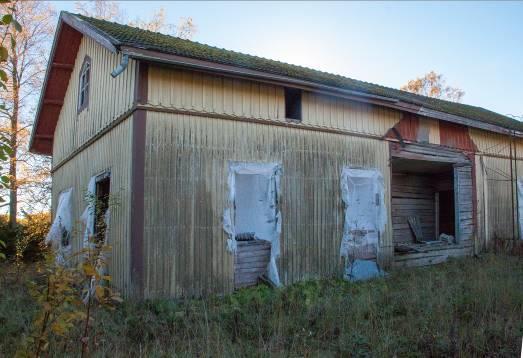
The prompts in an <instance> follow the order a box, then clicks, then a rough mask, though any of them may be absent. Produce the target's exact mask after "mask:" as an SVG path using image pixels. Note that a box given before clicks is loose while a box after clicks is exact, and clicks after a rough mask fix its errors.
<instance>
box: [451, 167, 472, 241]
mask: <svg viewBox="0 0 523 358" xmlns="http://www.w3.org/2000/svg"><path fill="white" fill-rule="evenodd" d="M472 190H473V187H472V166H471V165H470V164H466V165H463V164H461V165H459V164H457V165H455V166H454V210H455V215H454V218H455V219H454V220H455V221H454V225H455V236H456V242H457V243H463V242H464V241H466V240H470V239H471V238H472V234H473V233H474V218H473V216H474V209H473V199H472V198H473V195H472V194H473V192H472Z"/></svg>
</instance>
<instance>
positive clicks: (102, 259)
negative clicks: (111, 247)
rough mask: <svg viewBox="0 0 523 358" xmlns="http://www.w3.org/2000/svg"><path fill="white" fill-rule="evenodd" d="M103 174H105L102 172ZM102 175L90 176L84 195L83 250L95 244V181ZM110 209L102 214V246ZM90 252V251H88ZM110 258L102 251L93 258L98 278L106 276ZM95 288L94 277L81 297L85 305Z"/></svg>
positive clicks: (107, 231) (108, 225) (82, 217)
mask: <svg viewBox="0 0 523 358" xmlns="http://www.w3.org/2000/svg"><path fill="white" fill-rule="evenodd" d="M104 173H105V172H104ZM104 173H102V174H97V175H94V176H92V177H91V178H90V179H89V183H88V184H87V191H86V193H85V201H86V202H87V206H86V208H85V210H84V212H83V213H82V216H81V217H80V220H81V221H82V223H83V225H84V232H83V237H82V244H83V249H93V248H94V245H96V243H95V242H94V241H93V240H94V235H95V217H96V205H97V202H96V200H97V198H96V194H97V193H96V182H97V181H96V180H97V178H99V177H100V176H101V175H103V174H104ZM110 213H111V209H110V208H107V211H106V212H105V214H104V221H105V232H104V243H103V244H104V245H105V244H107V242H108V238H109V232H110V218H111V214H110ZM89 251H91V250H89ZM87 255H88V253H87V252H86V253H85V255H84V256H85V257H86V256H87ZM109 258H110V254H109V253H108V252H106V251H104V250H101V251H100V252H98V256H97V257H96V258H95V269H96V271H97V272H98V274H99V275H100V276H104V275H107V272H108V271H107V263H108V260H109ZM95 286H96V279H95V277H94V276H93V277H91V281H90V283H89V286H88V287H87V288H86V291H85V295H84V297H83V301H84V303H87V300H88V299H89V297H90V296H91V295H94V289H95Z"/></svg>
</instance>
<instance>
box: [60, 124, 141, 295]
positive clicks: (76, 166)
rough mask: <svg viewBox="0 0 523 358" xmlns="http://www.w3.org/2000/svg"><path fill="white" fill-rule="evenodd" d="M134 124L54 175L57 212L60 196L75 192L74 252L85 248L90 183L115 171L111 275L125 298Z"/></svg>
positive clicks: (124, 126) (115, 131)
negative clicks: (84, 222) (84, 219)
mask: <svg viewBox="0 0 523 358" xmlns="http://www.w3.org/2000/svg"><path fill="white" fill-rule="evenodd" d="M130 122H131V120H127V121H124V122H122V123H121V124H119V125H118V126H117V127H115V128H114V129H113V130H111V131H110V132H109V133H107V134H106V135H104V136H103V137H101V138H100V139H99V140H98V141H96V142H95V143H94V144H92V145H90V146H89V147H87V148H86V149H85V150H83V151H82V152H80V153H79V154H78V155H77V156H75V157H74V158H73V159H71V160H70V161H68V162H67V163H65V164H64V165H63V166H62V167H60V168H59V169H58V170H57V171H55V172H54V173H53V176H52V178H53V188H52V192H53V199H54V200H53V208H56V205H57V203H56V200H57V198H58V196H59V193H60V192H61V191H63V190H65V189H67V188H71V187H72V188H73V205H72V207H73V218H74V229H73V233H74V235H73V236H74V238H73V240H72V244H73V252H76V251H78V250H79V249H80V248H81V246H80V245H81V240H82V239H81V238H82V232H83V229H82V224H81V222H80V216H81V215H82V213H83V211H84V210H85V208H86V205H87V203H86V201H85V199H84V197H85V193H86V191H87V184H88V182H89V179H90V178H91V177H92V176H94V175H97V174H100V173H101V172H103V171H106V170H110V171H111V196H113V198H115V204H114V205H113V206H111V211H110V213H111V219H110V222H111V226H110V231H109V245H111V246H112V247H113V251H112V256H111V259H110V266H109V271H110V273H111V275H112V277H113V280H114V283H115V284H116V286H117V287H118V288H119V289H120V290H121V291H122V292H123V293H124V294H125V295H128V294H130V291H129V289H130V287H129V282H130V276H129V275H130V272H129V267H130V261H129V259H130V246H129V240H128V237H129V213H130V202H129V200H130V192H129V187H130V182H131V170H130V166H129V165H128V163H129V162H130V160H131V157H130V152H131V129H130Z"/></svg>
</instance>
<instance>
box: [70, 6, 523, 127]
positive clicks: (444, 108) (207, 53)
mask: <svg viewBox="0 0 523 358" xmlns="http://www.w3.org/2000/svg"><path fill="white" fill-rule="evenodd" d="M71 15H73V14H71ZM74 16H76V17H77V18H79V19H80V20H83V21H85V22H87V23H89V24H90V25H92V26H94V27H95V28H96V29H97V30H98V31H99V32H100V33H101V34H105V35H108V37H109V39H110V40H111V42H113V44H114V45H115V46H117V47H118V46H131V47H137V48H141V49H147V50H153V51H158V52H163V53H167V54H173V55H178V56H183V57H188V58H193V59H197V60H204V61H210V62H215V63H220V64H226V65H232V66H237V67H241V68H246V69H250V70H257V71H262V72H266V73H271V74H276V75H280V76H288V77H291V78H295V79H298V80H304V81H310V82H314V83H318V84H323V85H327V86H332V87H337V88H340V89H344V90H351V91H358V92H363V93H367V94H372V95H377V96H383V97H389V98H394V99H398V100H401V101H404V102H407V103H412V104H415V105H419V106H423V107H425V108H427V109H431V110H435V111H440V112H445V113H448V114H453V115H457V116H461V117H465V118H469V119H473V120H477V121H481V122H485V123H490V124H495V125H498V126H502V127H505V128H509V129H515V130H523V122H519V121H517V120H515V119H512V118H510V117H507V116H504V115H501V114H498V113H495V112H492V111H489V110H487V109H484V108H481V107H475V106H470V105H467V104H461V103H455V102H450V101H445V100H440V99H435V98H430V97H425V96H421V95H416V94H413V93H410V92H406V91H401V90H398V89H394V88H389V87H384V86H380V85H376V84H373V83H368V82H363V81H358V80H354V79H352V78H348V77H343V76H339V75H335V74H331V73H327V72H322V71H317V70H313V69H310V68H306V67H301V66H296V65H291V64H287V63H283V62H279V61H274V60H269V59H265V58H262V57H257V56H252V55H247V54H243V53H239V52H234V51H229V50H225V49H221V48H217V47H213V46H209V45H204V44H201V43H198V42H194V41H189V40H184V39H181V38H178V37H174V36H169V35H164V34H161V33H157V32H151V31H146V30H142V29H139V28H135V27H131V26H127V25H121V24H117V23H114V22H109V21H105V20H99V19H94V18H90V17H86V16H82V15H74Z"/></svg>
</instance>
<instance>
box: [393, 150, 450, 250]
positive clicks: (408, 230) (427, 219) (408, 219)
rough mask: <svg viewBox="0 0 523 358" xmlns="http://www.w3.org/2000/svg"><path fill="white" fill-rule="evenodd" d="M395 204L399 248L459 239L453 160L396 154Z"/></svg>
mask: <svg viewBox="0 0 523 358" xmlns="http://www.w3.org/2000/svg"><path fill="white" fill-rule="evenodd" d="M391 167H392V180H391V205H392V227H393V242H394V245H395V248H396V249H398V248H400V250H401V247H409V246H411V245H412V244H431V243H437V242H441V241H446V242H447V243H454V242H455V235H456V231H455V227H456V222H455V197H456V196H455V193H454V166H453V164H452V163H444V162H431V161H424V160H414V159H405V158H392V159H391Z"/></svg>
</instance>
